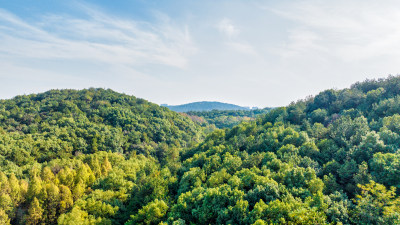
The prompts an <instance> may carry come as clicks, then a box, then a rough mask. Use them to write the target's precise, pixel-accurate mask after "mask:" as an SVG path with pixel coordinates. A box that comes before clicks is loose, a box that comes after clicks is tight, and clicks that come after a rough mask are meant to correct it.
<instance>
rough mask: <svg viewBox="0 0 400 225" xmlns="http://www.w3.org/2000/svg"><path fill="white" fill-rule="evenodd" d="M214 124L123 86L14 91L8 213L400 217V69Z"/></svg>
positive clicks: (2, 187) (157, 218)
mask: <svg viewBox="0 0 400 225" xmlns="http://www.w3.org/2000/svg"><path fill="white" fill-rule="evenodd" d="M193 115H195V114H193ZM197 116H199V117H200V115H197ZM201 116H203V117H204V118H206V117H207V116H208V117H209V121H208V123H210V124H212V122H210V121H211V118H212V117H213V112H212V111H211V112H207V113H205V114H202V115H201ZM215 124H216V123H215ZM215 124H214V125H215ZM222 125H223V124H222ZM226 127H229V126H226ZM205 132H206V130H205V128H204V127H201V126H200V125H199V124H198V123H196V122H193V121H192V119H190V118H189V117H188V116H186V115H184V114H179V113H175V112H172V111H170V110H169V109H167V108H165V107H160V106H158V105H156V104H152V103H149V102H147V101H145V100H143V99H138V98H135V97H133V96H128V95H124V94H119V93H116V92H114V91H112V90H104V89H87V90H81V91H76V90H51V91H48V92H45V93H42V94H33V95H24V96H17V97H15V98H13V99H10V100H1V101H0V224H171V225H172V224H174V225H177V224H188V225H189V224H400V198H399V187H400V175H399V174H400V152H399V151H398V149H399V147H400V77H399V76H390V77H388V78H386V79H379V80H366V81H364V82H359V83H356V84H354V85H352V86H351V87H350V88H347V89H343V90H335V89H330V90H326V91H323V92H321V93H319V94H318V95H316V96H314V97H309V98H307V99H304V100H299V101H297V102H293V103H291V104H290V105H288V106H286V107H279V108H274V109H271V110H268V112H265V113H260V114H259V115H258V116H256V117H255V119H252V120H247V121H242V122H241V123H239V124H238V125H235V126H233V127H232V128H224V129H215V130H214V131H212V132H211V133H209V134H207V135H205V134H204V133H205Z"/></svg>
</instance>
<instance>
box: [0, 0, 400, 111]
mask: <svg viewBox="0 0 400 225" xmlns="http://www.w3.org/2000/svg"><path fill="white" fill-rule="evenodd" d="M399 24H400V2H399V1H386V0H384V1H372V0H354V1H347V0H337V1H322V0H321V1H318V0H291V1H286V0H281V1H268V0H264V1H257V0H248V1H244V0H243V1H239V0H229V1H228V0H226V1H223V0H217V1H216V0H203V1H196V0H177V1H167V0H154V1H149V0H120V1H109V0H103V1H100V0H96V1H94V0H87V1H78V0H72V1H54V0H12V1H9V0H0V99H8V98H12V97H14V96H16V95H21V94H31V93H39V92H44V91H47V90H50V89H64V88H72V89H84V88H89V87H99V88H111V89H113V90H115V91H118V92H123V93H126V94H129V95H135V96H136V97H140V98H144V99H146V100H149V101H151V102H154V103H157V104H169V105H177V104H184V103H188V102H194V101H221V102H227V103H233V104H238V105H242V106H257V107H276V106H284V105H287V104H289V103H291V102H293V101H297V100H299V99H303V98H305V97H307V96H310V95H316V94H318V93H319V92H320V91H323V90H326V89H330V88H337V89H341V88H348V87H350V85H351V84H353V83H355V82H357V81H364V80H366V79H376V78H382V77H387V76H388V75H397V74H399V73H400V26H399Z"/></svg>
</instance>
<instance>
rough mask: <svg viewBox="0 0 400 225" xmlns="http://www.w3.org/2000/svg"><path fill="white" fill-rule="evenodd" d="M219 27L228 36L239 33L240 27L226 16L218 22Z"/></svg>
mask: <svg viewBox="0 0 400 225" xmlns="http://www.w3.org/2000/svg"><path fill="white" fill-rule="evenodd" d="M217 27H218V29H219V31H220V32H221V33H223V34H225V35H226V36H227V37H229V38H232V37H235V36H236V35H238V34H239V32H240V31H239V29H238V28H236V27H235V25H233V23H232V21H231V20H230V19H227V18H224V19H222V20H221V21H220V22H219V23H218V26H217Z"/></svg>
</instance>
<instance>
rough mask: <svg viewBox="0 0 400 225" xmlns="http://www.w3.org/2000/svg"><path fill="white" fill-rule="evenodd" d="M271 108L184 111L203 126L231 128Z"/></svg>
mask: <svg viewBox="0 0 400 225" xmlns="http://www.w3.org/2000/svg"><path fill="white" fill-rule="evenodd" d="M270 110H271V108H264V109H252V110H216V109H214V110H211V111H189V112H186V115H188V116H189V117H190V118H191V119H192V120H193V121H194V122H197V123H199V124H200V125H201V126H203V127H207V126H208V127H209V128H208V130H212V128H211V127H210V126H214V127H215V128H219V129H223V128H232V127H233V126H236V125H238V124H239V123H240V122H242V121H249V120H254V119H255V118H256V117H258V116H260V115H261V114H265V113H267V112H269V111H270Z"/></svg>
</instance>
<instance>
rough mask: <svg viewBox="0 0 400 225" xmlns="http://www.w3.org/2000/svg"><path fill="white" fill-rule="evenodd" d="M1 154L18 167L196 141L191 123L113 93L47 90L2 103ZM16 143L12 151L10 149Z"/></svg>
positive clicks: (147, 151)
mask: <svg viewBox="0 0 400 225" xmlns="http://www.w3.org/2000/svg"><path fill="white" fill-rule="evenodd" d="M0 132H1V133H3V135H2V136H1V137H0V138H2V139H3V140H2V141H0V149H1V151H0V154H1V157H3V159H6V160H9V161H11V162H13V163H15V164H16V165H18V166H23V165H26V164H29V163H31V162H33V161H38V162H45V161H49V160H51V159H55V158H60V157H62V158H64V157H71V156H73V155H76V154H80V153H85V154H89V153H95V152H97V151H112V152H118V153H126V154H128V153H130V152H132V151H133V150H135V151H137V152H138V153H144V154H152V152H153V151H155V149H157V147H158V146H160V145H163V144H166V145H174V146H176V147H181V146H187V145H190V144H191V143H195V142H197V141H199V139H200V138H201V137H200V136H199V135H201V134H200V127H199V126H198V125H196V124H195V123H193V122H192V121H191V120H190V119H188V118H186V117H184V116H182V115H179V114H178V113H175V112H172V111H170V110H168V109H166V108H164V107H160V106H158V105H156V104H153V103H149V102H147V101H145V100H143V99H139V98H135V97H133V96H128V95H125V94H120V93H117V92H114V91H112V90H104V89H93V88H92V89H87V90H81V91H76V90H51V91H48V92H45V93H42V94H33V95H23V96H17V97H15V98H13V99H10V100H1V101H0ZM10 142H15V143H14V145H15V146H12V147H10V146H8V145H9V144H10Z"/></svg>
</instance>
